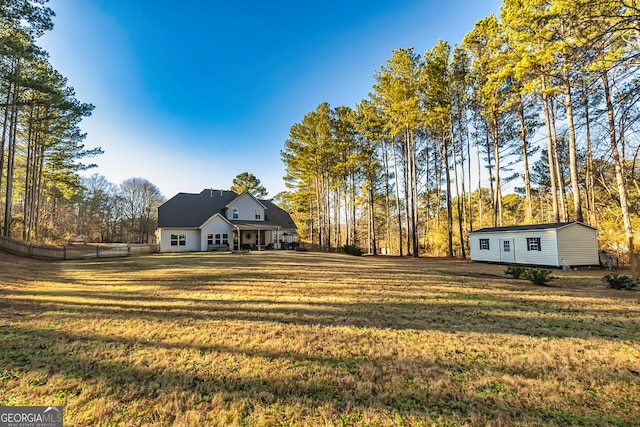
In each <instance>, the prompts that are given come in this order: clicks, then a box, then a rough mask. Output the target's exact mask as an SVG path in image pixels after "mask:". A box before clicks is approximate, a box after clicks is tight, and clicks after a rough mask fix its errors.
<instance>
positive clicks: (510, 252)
mask: <svg viewBox="0 0 640 427" xmlns="http://www.w3.org/2000/svg"><path fill="white" fill-rule="evenodd" d="M499 243H500V261H501V262H515V261H516V257H515V247H514V246H513V239H499Z"/></svg>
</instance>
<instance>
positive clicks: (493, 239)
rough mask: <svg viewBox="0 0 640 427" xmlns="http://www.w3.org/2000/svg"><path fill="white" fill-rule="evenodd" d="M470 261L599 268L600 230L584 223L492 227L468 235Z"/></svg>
mask: <svg viewBox="0 0 640 427" xmlns="http://www.w3.org/2000/svg"><path fill="white" fill-rule="evenodd" d="M469 246H470V248H471V261H488V262H498V263H505V264H529V265H541V266H551V267H565V266H567V267H575V266H588V265H599V263H600V259H599V255H598V239H597V229H596V228H595V227H592V226H590V225H587V224H583V223H581V222H559V223H554V224H532V225H518V226H511V227H489V228H482V229H480V230H476V231H473V232H471V233H469Z"/></svg>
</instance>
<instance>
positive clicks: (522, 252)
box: [469, 230, 559, 267]
mask: <svg viewBox="0 0 640 427" xmlns="http://www.w3.org/2000/svg"><path fill="white" fill-rule="evenodd" d="M530 237H531V238H535V237H539V238H540V248H541V250H540V251H529V250H527V248H528V246H527V238H530ZM480 239H489V250H480ZM500 239H513V246H514V248H513V250H514V251H515V252H514V255H515V261H514V262H515V263H516V264H532V265H549V266H556V267H557V266H559V264H558V258H557V246H556V232H555V230H532V231H500V232H494V233H492V232H482V233H473V234H471V236H470V237H469V244H470V245H471V261H489V262H500Z"/></svg>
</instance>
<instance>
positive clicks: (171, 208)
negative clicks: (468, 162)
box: [158, 189, 296, 228]
mask: <svg viewBox="0 0 640 427" xmlns="http://www.w3.org/2000/svg"><path fill="white" fill-rule="evenodd" d="M237 197H238V194H236V193H235V192H233V191H225V190H208V189H207V190H203V191H202V192H201V193H200V194H193V193H178V194H176V195H175V196H173V197H172V198H171V199H169V200H168V201H166V202H165V203H164V204H162V205H161V206H160V207H159V208H158V227H159V228H170V227H180V228H197V227H200V226H201V225H202V224H204V222H205V221H206V220H207V219H209V218H210V217H211V216H212V215H214V214H216V213H219V214H220V215H222V216H223V217H225V218H226V214H225V209H224V208H225V207H226V206H227V205H228V204H229V203H231V202H233V200H235V199H236V198H237ZM260 202H261V203H262V204H263V205H264V206H265V207H266V208H267V210H266V211H265V221H263V222H262V223H263V224H265V225H276V226H278V225H279V226H281V227H283V228H296V226H295V224H294V222H293V220H292V219H291V216H290V215H289V214H288V213H287V212H286V211H284V210H282V209H281V208H279V207H278V206H276V205H275V204H273V203H271V202H269V201H267V200H260ZM231 222H233V221H231Z"/></svg>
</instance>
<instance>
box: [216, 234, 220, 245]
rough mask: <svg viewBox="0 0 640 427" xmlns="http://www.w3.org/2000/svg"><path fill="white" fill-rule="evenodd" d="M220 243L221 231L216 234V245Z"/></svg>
mask: <svg viewBox="0 0 640 427" xmlns="http://www.w3.org/2000/svg"><path fill="white" fill-rule="evenodd" d="M219 244H220V233H218V234H216V245H219Z"/></svg>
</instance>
